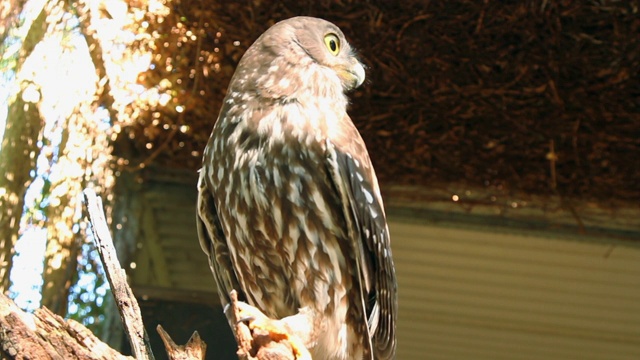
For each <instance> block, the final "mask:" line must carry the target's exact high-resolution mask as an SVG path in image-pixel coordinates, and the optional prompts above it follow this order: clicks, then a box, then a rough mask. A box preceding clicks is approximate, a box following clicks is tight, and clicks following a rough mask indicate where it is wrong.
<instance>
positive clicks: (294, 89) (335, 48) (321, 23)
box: [232, 16, 365, 99]
mask: <svg viewBox="0 0 640 360" xmlns="http://www.w3.org/2000/svg"><path fill="white" fill-rule="evenodd" d="M364 79H365V71H364V67H363V65H362V64H361V63H360V61H359V60H358V58H357V57H356V56H355V53H354V51H353V49H352V48H351V46H350V45H349V43H348V42H347V40H346V39H345V37H344V34H343V33H342V31H341V30H340V29H339V28H338V27H337V26H335V25H334V24H332V23H330V22H328V21H325V20H322V19H318V18H312V17H303V16H300V17H294V18H290V19H287V20H283V21H280V22H279V23H277V24H275V25H273V26H272V27H271V28H269V29H268V30H267V31H266V32H265V33H264V34H262V36H260V37H259V38H258V39H257V40H256V41H255V42H254V43H253V45H251V46H250V47H249V49H247V52H246V53H245V55H244V56H243V58H242V60H241V61H240V64H238V69H237V70H236V74H235V76H234V80H232V90H233V87H234V83H237V84H236V85H238V88H240V87H242V88H243V89H244V90H247V89H248V88H254V89H255V90H256V92H257V93H258V94H259V96H260V97H263V98H264V97H266V98H279V99H291V98H295V97H297V96H298V95H300V94H301V93H302V92H304V91H310V90H313V92H314V93H315V94H316V95H322V94H328V93H332V94H334V95H337V94H336V93H338V92H339V93H343V92H344V91H348V90H351V89H354V88H356V87H358V86H360V85H361V84H362V83H363V81H364Z"/></svg>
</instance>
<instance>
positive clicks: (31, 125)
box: [0, 8, 47, 293]
mask: <svg viewBox="0 0 640 360" xmlns="http://www.w3.org/2000/svg"><path fill="white" fill-rule="evenodd" d="M46 18H47V12H46V10H45V9H44V8H43V9H42V11H41V12H40V15H38V17H37V18H36V19H35V20H34V22H33V24H32V25H31V28H30V29H29V32H28V33H27V36H26V38H25V39H24V42H23V44H22V50H21V51H20V57H19V59H18V61H17V65H16V69H15V72H16V73H18V72H19V70H20V68H21V67H22V64H23V63H24V61H25V60H26V59H27V57H28V56H29V55H30V54H31V53H32V52H33V49H34V48H35V46H36V44H38V43H39V42H40V40H42V38H43V37H44V34H45V32H46V29H47V24H46ZM23 95H24V88H23V89H22V90H21V91H20V92H19V93H18V94H17V95H16V98H15V100H14V101H13V102H12V103H10V104H9V111H8V114H7V122H6V125H5V132H4V137H3V139H2V151H0V169H1V170H0V172H1V173H0V209H2V211H0V293H6V292H7V291H8V290H9V285H10V280H9V276H10V271H11V266H12V265H13V254H14V249H13V248H14V245H15V243H16V241H17V240H18V235H19V232H20V219H21V218H22V210H23V207H24V194H25V192H26V189H27V188H28V187H29V185H30V184H31V181H32V180H33V177H32V176H31V170H33V169H35V166H36V159H37V158H38V154H39V150H38V146H37V140H38V135H39V134H40V131H41V129H42V126H43V121H42V118H41V117H40V113H39V111H38V108H37V105H36V104H35V103H31V102H28V101H25V100H24V99H23Z"/></svg>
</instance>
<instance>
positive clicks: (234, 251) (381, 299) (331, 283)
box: [197, 17, 397, 360]
mask: <svg viewBox="0 0 640 360" xmlns="http://www.w3.org/2000/svg"><path fill="white" fill-rule="evenodd" d="M364 78H365V72H364V67H363V65H362V64H361V63H360V62H359V61H358V59H357V57H356V56H355V54H354V51H353V49H352V48H351V47H350V45H349V43H348V42H347V40H346V39H345V37H344V35H343V33H342V31H340V29H339V28H338V27H337V26H335V25H334V24H332V23H330V22H327V21H325V20H321V19H317V18H311V17H295V18H291V19H288V20H284V21H281V22H279V23H277V24H275V25H273V26H272V27H271V28H270V29H268V30H267V31H266V32H265V33H264V34H262V36H260V37H259V38H258V39H257V40H256V41H255V42H254V43H253V45H251V47H249V49H248V50H247V52H246V53H245V54H244V56H243V57H242V59H241V60H240V63H239V64H238V68H237V69H236V72H235V74H234V75H233V78H232V79H231V83H230V85H229V89H228V92H227V95H226V97H225V99H224V103H223V105H222V109H221V110H220V115H219V117H218V120H217V122H216V123H215V125H214V127H213V132H212V134H211V138H210V139H209V142H208V144H207V147H206V149H205V151H204V160H203V167H202V170H201V171H200V179H199V184H198V190H199V197H198V208H197V213H198V233H199V237H200V244H201V246H202V249H203V250H204V252H205V253H206V254H207V255H208V257H209V260H210V264H211V268H212V271H213V274H214V277H215V279H216V282H217V285H218V290H219V293H220V298H221V302H222V304H223V305H226V304H228V303H229V295H228V294H229V292H230V291H231V290H232V289H235V290H236V291H237V292H238V294H239V298H240V300H242V301H244V302H246V303H247V304H249V305H250V306H252V307H255V308H257V309H259V310H260V311H261V312H262V313H264V314H265V315H266V316H267V317H269V318H272V319H280V320H281V321H282V322H284V323H286V324H287V326H288V328H290V329H292V331H294V332H295V335H296V336H298V337H299V338H300V339H302V341H303V342H304V345H305V346H306V347H307V349H308V350H309V352H310V354H311V355H312V357H313V359H316V360H322V359H393V358H394V357H395V349H396V318H397V288H396V276H395V270H394V265H393V259H392V255H391V247H390V242H389V230H388V228H387V222H386V217H385V212H384V208H383V204H382V198H381V196H380V189H379V186H378V181H377V179H376V175H375V173H374V170H373V167H372V165H371V160H370V159H369V155H368V153H367V149H366V148H365V144H364V141H363V140H362V138H361V136H360V134H359V133H358V131H357V129H356V127H355V126H354V125H353V123H352V121H351V119H350V118H349V116H348V115H347V111H346V109H347V105H348V99H347V97H346V95H345V92H347V91H349V90H351V89H354V88H356V87H358V86H360V85H361V84H362V82H363V81H364Z"/></svg>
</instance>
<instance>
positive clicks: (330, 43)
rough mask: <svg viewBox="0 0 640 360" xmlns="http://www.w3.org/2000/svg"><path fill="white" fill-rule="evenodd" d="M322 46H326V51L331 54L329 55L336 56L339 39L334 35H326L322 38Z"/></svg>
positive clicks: (338, 50) (338, 48)
mask: <svg viewBox="0 0 640 360" xmlns="http://www.w3.org/2000/svg"><path fill="white" fill-rule="evenodd" d="M324 44H325V45H326V46H327V49H328V50H329V52H330V53H331V55H334V56H336V55H338V53H339V52H340V39H338V37H337V36H336V34H327V35H325V36H324Z"/></svg>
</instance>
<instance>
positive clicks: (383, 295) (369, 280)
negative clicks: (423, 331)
mask: <svg viewBox="0 0 640 360" xmlns="http://www.w3.org/2000/svg"><path fill="white" fill-rule="evenodd" d="M326 145H327V147H326V148H327V161H328V167H329V172H330V174H331V177H332V181H333V183H334V185H335V188H336V189H337V191H338V192H339V195H340V198H341V199H342V202H343V211H344V214H345V218H347V224H348V225H349V226H350V228H351V230H350V235H351V233H353V235H352V237H351V238H352V239H354V241H355V242H356V246H354V249H355V251H356V252H357V253H358V254H357V255H356V257H355V258H356V259H357V260H358V272H359V274H360V279H361V281H360V286H361V294H362V301H363V309H365V311H366V316H367V324H368V330H369V334H370V338H371V339H372V340H373V344H370V346H371V347H372V349H373V351H372V355H373V358H375V359H393V358H395V349H396V334H395V329H396V328H395V327H396V318H397V285H396V275H395V268H394V265H393V259H392V255H391V244H390V239H389V229H388V227H387V221H386V216H385V213H384V208H383V204H382V199H381V198H380V191H379V189H378V185H377V180H376V177H375V173H374V172H373V167H372V166H371V163H370V160H369V156H368V154H367V153H366V150H364V151H363V152H361V153H358V154H351V153H349V152H345V151H341V150H340V149H338V148H337V147H336V146H335V145H334V144H333V143H332V142H331V141H330V140H327V143H326ZM362 148H363V149H364V147H362Z"/></svg>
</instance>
